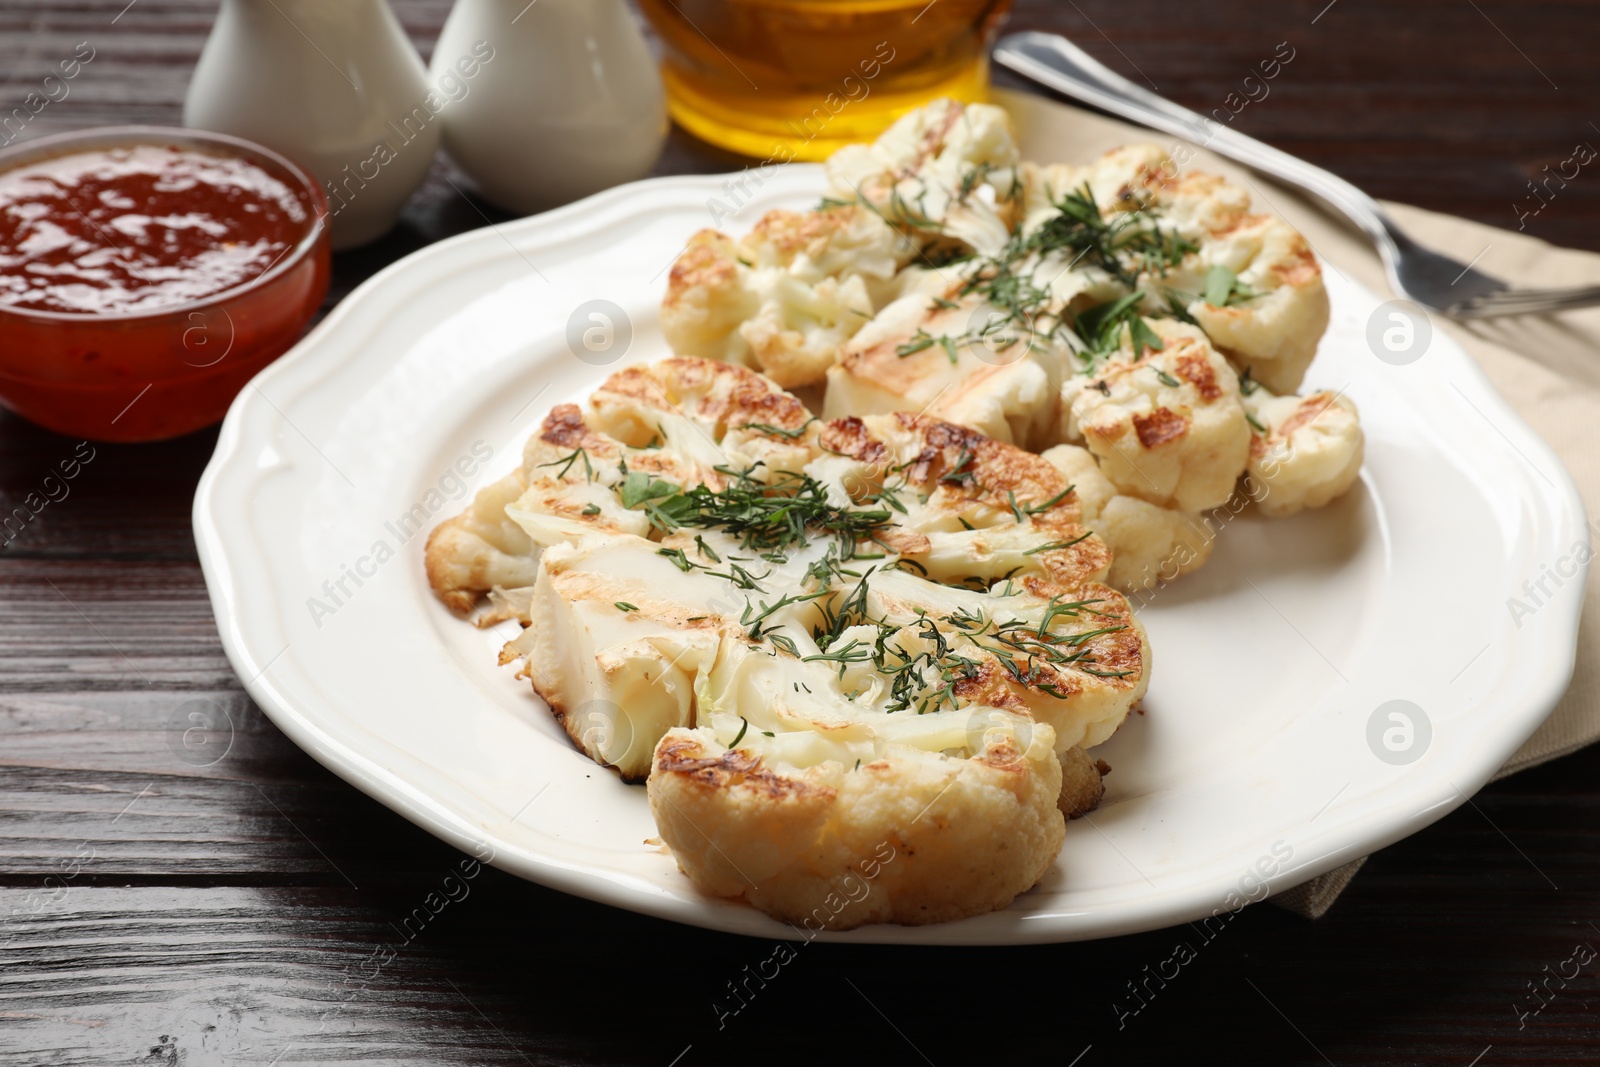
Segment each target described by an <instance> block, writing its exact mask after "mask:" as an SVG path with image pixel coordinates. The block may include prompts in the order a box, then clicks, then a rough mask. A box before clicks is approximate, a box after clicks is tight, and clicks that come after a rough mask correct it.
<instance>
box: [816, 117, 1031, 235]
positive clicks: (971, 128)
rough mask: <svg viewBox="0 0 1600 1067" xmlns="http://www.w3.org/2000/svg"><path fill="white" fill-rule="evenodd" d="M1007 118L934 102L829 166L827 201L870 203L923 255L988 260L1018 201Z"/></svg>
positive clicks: (1012, 137)
mask: <svg viewBox="0 0 1600 1067" xmlns="http://www.w3.org/2000/svg"><path fill="white" fill-rule="evenodd" d="M1018 166H1019V159H1018V156H1017V145H1016V135H1015V134H1014V132H1013V131H1012V128H1011V119H1010V117H1009V116H1008V115H1007V114H1006V113H1005V112H1004V111H1003V110H1001V109H1000V108H998V107H993V106H991V105H988V104H968V105H963V104H960V103H958V102H956V101H954V100H936V101H934V102H933V103H931V104H928V105H927V106H925V107H922V108H918V109H917V110H915V111H912V112H910V113H908V114H906V115H905V116H903V117H901V118H900V119H899V120H898V121H897V122H895V124H894V125H893V126H891V127H890V128H889V129H888V130H886V131H885V132H884V133H883V135H882V136H880V137H879V138H878V140H877V141H876V142H874V143H873V144H870V145H849V146H847V147H845V148H841V149H840V150H839V151H838V152H835V153H834V155H833V157H832V158H831V159H829V160H828V163H827V169H828V182H829V185H830V187H831V192H830V195H832V196H835V197H838V198H840V199H844V200H855V199H859V200H861V201H864V202H865V203H867V204H870V205H871V206H872V207H873V208H874V209H876V210H877V211H878V212H880V213H881V214H882V215H883V216H884V217H885V218H887V219H888V220H889V221H891V222H893V223H895V224H896V225H897V226H899V227H901V228H902V229H903V230H904V231H905V232H906V233H907V234H909V235H910V236H911V237H912V238H913V239H914V240H916V241H917V242H918V243H920V244H923V245H925V246H927V247H929V248H944V249H949V250H962V251H974V252H978V253H981V254H984V255H993V254H995V253H997V252H999V251H1000V249H1001V248H1002V247H1004V246H1005V244H1006V242H1007V241H1008V240H1009V239H1010V236H1011V227H1012V226H1013V225H1014V224H1015V221H1016V215H1017V213H1018V211H1019V210H1020V206H1021V202H1022V180H1021V172H1020V170H1019V169H1018Z"/></svg>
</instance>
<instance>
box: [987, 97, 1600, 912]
mask: <svg viewBox="0 0 1600 1067" xmlns="http://www.w3.org/2000/svg"><path fill="white" fill-rule="evenodd" d="M996 96H997V102H998V103H1000V104H1001V105H1002V106H1004V107H1005V108H1006V109H1007V110H1008V111H1010V112H1011V115H1012V117H1013V118H1014V119H1015V120H1016V123H1017V128H1018V131H1019V133H1020V134H1021V138H1022V155H1023V158H1025V159H1033V160H1038V161H1040V162H1084V161H1086V160H1088V159H1091V158H1093V157H1094V156H1096V155H1099V154H1100V153H1101V152H1104V151H1106V150H1108V149H1111V148H1114V147H1116V146H1117V145H1121V144H1127V143H1129V142H1131V141H1155V142H1156V143H1158V144H1161V145H1163V146H1166V147H1167V148H1168V149H1169V150H1170V149H1171V147H1172V146H1173V145H1174V144H1175V143H1179V142H1178V140H1177V139H1175V138H1173V137H1171V136H1169V135H1167V134H1162V133H1157V132H1154V131H1152V130H1147V129H1143V128H1141V127H1138V126H1132V125H1129V124H1127V123H1124V122H1119V121H1117V120H1115V119H1108V118H1103V117H1101V116H1099V115H1094V114H1091V113H1089V112H1086V111H1081V110H1079V109H1077V108H1073V107H1068V106H1066V105H1063V104H1058V103H1055V102H1053V101H1050V100H1045V99H1043V98H1041V97H1037V96H1031V95H1027V94H1024V93H1014V92H1006V91H1000V92H998V93H997V94H996ZM1188 165H1189V166H1193V167H1197V168H1200V169H1203V170H1213V171H1217V172H1220V173H1223V174H1226V175H1228V176H1230V177H1231V178H1233V179H1234V180H1236V181H1238V182H1240V183H1241V184H1243V185H1244V187H1245V188H1247V189H1250V190H1251V191H1252V192H1253V193H1254V195H1255V199H1256V207H1257V208H1258V209H1266V210H1271V211H1276V212H1277V213H1279V214H1281V215H1282V216H1283V217H1284V218H1286V219H1288V220H1289V222H1290V223H1291V224H1293V225H1294V226H1296V227H1297V228H1298V229H1299V230H1300V232H1301V233H1303V234H1305V236H1306V239H1307V240H1308V241H1309V242H1310V243H1311V246H1312V247H1313V248H1314V249H1315V250H1316V252H1317V254H1318V255H1319V256H1321V257H1322V259H1323V261H1324V262H1325V263H1327V264H1328V265H1329V266H1330V267H1332V268H1333V269H1335V270H1338V271H1339V272H1341V273H1343V274H1345V275H1348V276H1349V277H1350V278H1352V279H1354V280H1355V281H1357V282H1359V283H1361V284H1362V285H1364V286H1366V287H1367V288H1368V289H1370V290H1372V291H1373V292H1376V293H1388V294H1390V295H1394V294H1393V290H1391V289H1390V287H1389V283H1388V280H1387V279H1386V278H1385V277H1384V273H1383V266H1382V264H1381V262H1380V261H1379V259H1378V254H1377V252H1376V251H1375V250H1374V249H1373V247H1372V245H1371V244H1370V243H1369V242H1368V241H1367V239H1366V238H1365V237H1364V236H1362V235H1361V234H1360V233H1359V232H1357V231H1356V230H1354V229H1353V228H1351V227H1349V226H1348V225H1346V224H1345V223H1344V222H1343V221H1342V220H1341V219H1338V218H1336V217H1334V216H1332V215H1330V214H1327V213H1325V212H1324V211H1323V210H1322V209H1321V208H1320V207H1317V206H1315V203H1316V202H1315V201H1314V200H1312V199H1311V198H1309V197H1307V196H1305V195H1304V194H1301V193H1298V192H1295V191H1292V190H1290V189H1289V188H1287V187H1285V186H1282V185H1278V184H1276V183H1274V182H1272V181H1269V180H1267V179H1265V178H1261V177H1259V176H1257V175H1254V174H1251V173H1250V172H1248V171H1245V170H1243V169H1242V168H1240V167H1238V166H1236V165H1234V164H1232V163H1229V162H1228V161H1226V160H1223V159H1221V158H1219V157H1217V156H1214V155H1212V154H1210V153H1209V152H1205V151H1204V150H1202V151H1200V153H1199V154H1198V155H1197V156H1196V157H1195V158H1194V159H1193V161H1192V162H1191V163H1189V164H1188ZM1509 195H1510V194H1508V196H1509ZM1384 207H1385V209H1386V210H1388V211H1389V213H1390V215H1391V217H1392V218H1393V219H1394V221H1395V223H1396V224H1397V225H1398V226H1399V227H1400V228H1401V229H1402V230H1404V231H1405V232H1406V233H1407V234H1409V235H1410V236H1412V237H1413V238H1415V239H1416V240H1417V241H1418V242H1419V243H1421V244H1423V245H1426V246H1427V247H1429V248H1433V249H1437V250H1438V251H1440V252H1443V253H1445V254H1446V255H1449V256H1452V257H1454V258H1456V259H1459V260H1460V261H1461V262H1463V263H1468V262H1471V263H1475V264H1476V266H1477V267H1478V268H1479V269H1480V270H1482V271H1483V272H1484V273H1486V274H1489V275H1492V276H1494V277H1497V278H1503V279H1505V280H1507V281H1508V282H1511V283H1512V284H1514V285H1517V286H1564V285H1596V284H1600V255H1594V254H1592V253H1588V252H1577V251H1573V250H1571V249H1564V248H1557V247H1555V246H1553V245H1549V244H1546V243H1545V242H1543V241H1539V240H1535V239H1533V238H1531V237H1527V236H1524V235H1522V234H1519V233H1516V232H1515V231H1512V230H1502V229H1496V228H1494V227H1491V226H1484V225H1482V224H1480V223H1476V222H1469V221H1467V220H1466V219H1461V218H1456V217H1454V216H1450V215H1440V214H1436V213H1434V212H1431V211H1424V210H1422V209H1421V208H1415V207H1409V206H1407V205H1405V204H1385V205H1384ZM1547 210H1548V211H1549V212H1550V214H1551V216H1552V217H1555V216H1559V214H1560V212H1561V202H1560V200H1559V199H1557V200H1554V201H1552V202H1551V204H1550V205H1549V207H1548V208H1547ZM1506 220H1507V224H1508V225H1509V224H1510V223H1511V222H1513V221H1515V216H1514V214H1513V212H1512V206H1511V201H1510V200H1509V199H1508V200H1507V202H1506ZM1433 326H1434V328H1435V329H1441V328H1442V329H1444V330H1445V331H1446V332H1447V333H1449V334H1450V335H1451V336H1452V337H1454V338H1455V339H1456V340H1457V341H1459V342H1461V344H1462V346H1463V347H1464V348H1466V350H1467V351H1468V352H1469V353H1471V354H1472V356H1473V358H1474V359H1476V360H1477V361H1478V365H1479V366H1480V367H1482V368H1483V370H1484V372H1485V373H1486V374H1487V375H1488V376H1489V379H1490V380H1491V381H1492V382H1494V385H1495V387H1496V388H1497V389H1499V391H1500V394H1501V395H1502V396H1504V397H1505V398H1506V400H1508V401H1509V402H1510V404H1511V406H1512V407H1513V408H1515V409H1516V410H1517V411H1518V412H1519V413H1520V414H1521V415H1522V417H1523V418H1524V419H1526V420H1527V422H1528V424H1529V425H1530V426H1532V427H1533V428H1534V429H1535V430H1536V431H1538V432H1539V433H1540V434H1541V435H1542V436H1543V437H1544V439H1545V440H1546V441H1547V442H1549V444H1550V446H1551V447H1552V448H1553V449H1555V451H1556V453H1557V454H1558V455H1559V456H1560V457H1561V460H1562V462H1564V463H1565V464H1566V465H1567V470H1569V471H1570V472H1571V473H1572V477H1573V480H1574V481H1576V482H1577V485H1578V490H1579V492H1581V493H1582V494H1583V499H1584V505H1585V508H1586V509H1587V511H1588V513H1589V515H1590V516H1600V448H1596V447H1595V445H1596V443H1597V436H1600V308H1590V309H1587V310H1584V311H1576V312H1567V313H1565V314H1561V315H1552V316H1542V317H1523V318H1513V319H1491V320H1488V321H1484V322H1477V323H1471V324H1465V325H1464V324H1459V323H1455V322H1451V321H1448V320H1446V319H1445V318H1444V317H1443V316H1434V317H1433ZM1597 589H1600V566H1594V567H1591V568H1590V570H1589V586H1588V590H1587V595H1586V597H1585V600H1584V607H1583V620H1582V623H1581V627H1580V632H1579V635H1578V657H1577V666H1576V670H1575V672H1574V673H1573V676H1572V685H1571V687H1570V688H1569V689H1568V690H1567V693H1566V695H1565V696H1564V697H1563V698H1562V700H1561V702H1560V703H1559V704H1558V705H1556V708H1555V710H1554V711H1552V712H1551V713H1550V717H1549V718H1548V719H1547V720H1545V722H1544V725H1542V726H1540V727H1539V729H1538V731H1537V732H1536V733H1534V735H1533V736H1532V737H1530V738H1529V739H1528V742H1527V744H1525V745H1523V746H1522V748H1520V749H1518V750H1517V752H1516V754H1515V755H1513V756H1512V757H1511V759H1510V761H1508V762H1507V763H1506V765H1505V766H1504V767H1502V768H1501V769H1500V772H1499V774H1498V775H1497V776H1496V777H1504V776H1506V775H1508V774H1515V773H1516V772H1518V771H1521V770H1525V769H1527V768H1529V767H1533V766H1535V765H1537V764H1540V763H1543V762H1545V761H1546V760H1551V759H1555V758H1556V757H1557V756H1564V755H1566V754H1567V753H1569V752H1574V751H1576V750H1577V749H1580V748H1582V747H1584V746H1585V745H1588V744H1589V743H1591V742H1593V741H1595V740H1596V739H1600V595H1597V593H1596V590H1597ZM1364 862H1365V861H1364V860H1357V861H1356V862H1354V863H1350V864H1346V865H1345V866H1343V867H1340V868H1338V869H1337V870H1334V871H1330V872H1328V873H1327V874H1324V875H1321V876H1320V877H1317V878H1313V879H1312V880H1311V881H1309V882H1306V883H1304V884H1303V885H1298V886H1295V887H1293V888H1291V889H1287V890H1284V891H1283V892H1281V893H1279V894H1277V895H1276V896H1274V897H1273V898H1272V900H1273V901H1274V902H1275V903H1277V904H1279V905H1280V906H1282V907H1285V908H1288V909H1289V910H1291V911H1295V912H1298V913H1300V914H1302V915H1305V916H1308V917H1310V918H1317V917H1319V916H1321V915H1322V914H1323V913H1324V912H1326V911H1327V910H1328V908H1330V907H1331V906H1332V905H1333V902H1334V900H1335V899H1336V898H1337V897H1338V895H1339V894H1340V893H1341V892H1343V890H1344V888H1345V886H1347V885H1349V884H1350V881H1351V879H1352V878H1354V877H1355V875H1356V872H1357V871H1358V870H1360V868H1361V864H1362V863H1364Z"/></svg>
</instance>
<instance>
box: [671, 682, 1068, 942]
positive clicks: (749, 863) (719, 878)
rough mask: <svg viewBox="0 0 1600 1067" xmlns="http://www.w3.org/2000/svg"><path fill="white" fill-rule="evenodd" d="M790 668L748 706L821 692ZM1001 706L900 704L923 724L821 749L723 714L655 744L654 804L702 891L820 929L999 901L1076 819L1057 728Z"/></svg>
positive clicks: (754, 688) (1028, 882) (788, 709)
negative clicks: (810, 756)
mask: <svg viewBox="0 0 1600 1067" xmlns="http://www.w3.org/2000/svg"><path fill="white" fill-rule="evenodd" d="M757 659H765V657H757ZM768 662H770V661H768ZM769 670H770V669H769ZM771 673H777V672H776V671H771ZM781 682H782V679H778V680H777V681H776V683H775V684H772V685H770V686H768V687H765V688H763V687H762V686H761V684H760V681H759V680H750V681H747V682H746V683H745V684H746V686H748V687H749V689H750V690H751V691H750V692H749V693H748V694H747V695H748V697H749V698H750V699H751V701H752V705H751V706H753V707H758V708H761V709H763V710H765V709H768V708H774V707H775V708H777V709H780V710H781V712H782V713H783V714H784V715H785V716H786V717H793V716H798V715H800V714H806V713H805V712H797V711H795V710H794V708H793V707H792V706H791V705H790V704H789V701H790V700H791V699H792V698H794V697H795V696H797V695H798V696H799V697H801V698H803V702H802V706H806V705H812V704H820V703H821V702H820V701H816V700H814V698H812V697H811V696H810V695H808V694H805V693H803V692H801V693H799V694H796V693H795V692H794V691H793V690H792V689H790V690H789V691H788V692H785V689H786V688H787V687H785V686H784V685H782V684H781ZM769 699H770V701H771V702H772V703H770V704H769V703H768V700H769ZM833 699H837V698H833ZM840 710H843V711H845V712H854V708H853V705H851V704H849V703H848V702H845V703H844V706H843V709H826V710H819V711H817V712H813V713H811V714H816V715H817V716H818V718H819V719H823V720H824V721H826V718H827V716H828V712H829V711H833V712H835V713H837V712H838V711H840ZM855 716H856V717H857V718H859V712H855ZM710 717H711V718H713V719H718V720H720V719H723V718H727V717H728V716H724V715H719V714H718V713H716V712H712V713H711V715H710ZM994 719H995V722H994V723H993V725H991V726H990V727H989V728H988V729H987V730H985V731H983V732H982V733H981V734H980V735H979V736H976V737H974V736H973V734H974V731H973V730H972V729H971V728H970V725H969V723H968V719H967V716H966V715H964V714H962V713H960V712H950V711H946V712H935V713H932V714H930V715H925V716H921V717H920V719H911V718H906V717H902V719H901V721H902V722H907V723H913V724H914V725H915V726H916V730H915V731H914V732H907V735H906V736H904V737H901V736H899V735H897V734H896V732H894V731H893V730H892V729H891V730H887V731H883V732H880V731H879V730H877V729H875V728H872V727H869V726H868V725H867V724H865V723H859V722H856V723H852V724H851V725H850V727H849V729H850V730H851V731H852V733H853V734H854V738H853V739H851V740H843V739H841V740H840V741H838V742H829V743H830V744H831V745H833V747H835V748H837V749H839V750H840V751H838V752H837V754H832V753H830V754H829V756H830V757H831V758H822V759H819V760H818V761H817V762H814V763H795V762H793V761H792V760H791V759H789V758H786V757H787V752H786V750H785V749H784V748H783V747H782V746H781V745H778V744H775V743H774V741H773V740H768V739H767V738H766V737H765V735H764V734H762V733H759V732H757V723H754V722H752V723H751V724H750V725H749V728H748V729H745V726H744V724H743V723H742V722H741V721H740V720H739V719H737V718H733V719H732V725H733V726H734V728H735V730H744V731H745V734H746V740H744V741H740V742H738V743H737V747H734V748H729V747H727V746H728V744H729V742H732V741H734V736H733V734H731V733H729V732H728V726H727V725H726V724H725V725H722V726H721V727H720V728H719V727H703V728H701V729H697V730H673V731H672V732H670V733H669V734H667V736H666V737H665V738H663V739H662V741H661V745H660V747H659V748H658V749H657V753H656V765H655V771H654V773H652V774H651V776H650V783H649V791H650V809H651V812H652V813H653V814H654V816H655V819H656V825H657V826H658V827H659V828H660V831H661V836H662V839H663V840H665V841H666V842H667V843H668V844H669V845H670V846H671V848H672V851H673V855H674V856H675V857H676V858H677V860H678V864H679V866H680V867H681V868H682V869H683V871H684V872H685V873H686V874H687V875H688V876H689V878H690V880H691V881H693V882H694V884H695V885H696V886H697V887H698V888H699V889H701V890H702V891H703V892H706V893H709V894H712V895H714V896H719V897H730V898H743V899H744V900H746V901H748V902H749V903H750V904H752V905H754V906H755V907H757V908H760V909H761V910H762V911H764V912H766V913H767V914H769V915H772V916H773V917H775V918H778V919H781V920H784V921H787V922H791V923H798V924H802V925H804V926H805V927H806V928H807V929H808V930H813V931H815V930H820V929H823V928H831V929H836V930H845V929H851V928H853V927H856V926H860V925H863V924H865V923H874V922H894V923H904V924H921V923H934V922H945V921H948V920H952V919H960V918H965V917H967V916H970V915H978V914H982V913H984V912H989V911H995V910H997V909H1000V908H1004V907H1005V906H1007V905H1008V904H1010V903H1011V901H1012V899H1014V898H1015V897H1016V896H1017V894H1018V893H1021V892H1024V891H1026V890H1027V889H1029V888H1031V887H1032V886H1033V885H1035V884H1036V883H1037V882H1038V881H1039V880H1040V879H1041V878H1042V877H1044V874H1045V872H1046V871H1047V870H1049V868H1050V866H1051V864H1053V863H1054V862H1055V857H1056V854H1057V853H1058V852H1059V851H1060V849H1061V842H1062V840H1063V838H1064V837H1065V826H1064V824H1063V821H1062V817H1061V812H1060V811H1058V810H1057V798H1058V797H1059V796H1060V795H1061V780H1062V776H1061V764H1060V763H1059V762H1057V760H1056V757H1055V754H1054V752H1053V751H1052V741H1051V738H1050V731H1049V727H1047V726H1041V725H1037V724H1030V723H1028V722H1027V721H1026V720H1023V719H1019V718H1017V717H1015V716H1006V715H1003V714H1001V713H995V715H994ZM762 721H765V720H762ZM773 725H779V723H777V722H774V723H773ZM773 732H774V733H777V731H773ZM752 733H753V734H755V736H754V737H753V738H752V737H751V736H750V735H751V734H752ZM719 734H720V735H721V736H720V738H719V736H718V735H719ZM786 736H787V735H785V734H777V738H776V739H775V740H780V741H781V740H782V739H783V738H785V737H786ZM816 736H818V735H817V734H814V733H813V734H809V735H808V737H816ZM857 750H861V751H865V752H866V753H867V754H866V755H865V756H864V757H863V756H852V755H851V753H852V752H854V751H857ZM1098 784H1099V781H1098V776H1096V777H1095V781H1094V786H1095V787H1098ZM1093 796H1094V798H1095V799H1098V793H1094V794H1093ZM997 844H998V845H999V847H997Z"/></svg>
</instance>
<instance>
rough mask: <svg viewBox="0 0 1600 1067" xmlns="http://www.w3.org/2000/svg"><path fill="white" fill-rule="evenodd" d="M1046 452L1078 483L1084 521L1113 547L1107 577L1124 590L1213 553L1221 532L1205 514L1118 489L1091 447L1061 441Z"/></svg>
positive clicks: (1183, 570)
mask: <svg viewBox="0 0 1600 1067" xmlns="http://www.w3.org/2000/svg"><path fill="white" fill-rule="evenodd" d="M1041 458H1043V459H1045V460H1047V461H1048V462H1049V463H1050V464H1051V465H1052V466H1054V467H1055V468H1056V469H1057V470H1059V471H1060V472H1061V473H1062V474H1063V475H1064V476H1065V477H1066V479H1067V481H1069V482H1071V483H1072V484H1073V487H1074V493H1075V495H1076V496H1077V498H1078V502H1079V505H1080V507H1081V508H1082V510H1083V524H1084V525H1085V526H1087V527H1089V528H1090V529H1091V530H1093V531H1094V532H1095V533H1096V534H1098V535H1099V536H1100V539H1101V540H1102V541H1104V542H1105V543H1106V545H1107V546H1108V547H1109V548H1110V549H1111V552H1112V562H1111V572H1110V574H1109V576H1108V577H1107V578H1106V581H1108V582H1109V583H1110V584H1111V585H1112V586H1113V587H1114V588H1116V589H1118V590H1121V591H1122V592H1124V593H1132V592H1139V591H1141V590H1145V589H1151V588H1154V587H1155V586H1157V585H1159V584H1161V583H1162V582H1170V581H1172V580H1173V579H1174V578H1176V577H1178V576H1179V575H1182V574H1188V573H1189V572H1190V571H1193V570H1198V569H1199V568H1200V567H1202V566H1204V565H1205V562H1206V560H1208V559H1210V558H1211V549H1212V547H1213V545H1214V544H1215V542H1216V534H1215V532H1214V531H1213V530H1212V528H1211V521H1210V519H1208V518H1206V517H1205V516H1204V515H1200V514H1193V513H1190V512H1184V511H1175V510H1173V509H1172V508H1162V507H1157V506H1156V505H1154V504H1151V503H1149V502H1148V501H1144V500H1140V499H1138V498H1137V497H1131V496H1124V495H1122V494H1121V493H1118V492H1117V487H1116V486H1114V485H1112V484H1111V480H1110V479H1109V478H1107V477H1106V476H1105V475H1104V474H1102V473H1101V472H1100V464H1099V463H1098V462H1097V461H1096V460H1095V458H1094V456H1093V454H1091V453H1090V452H1089V450H1088V449H1086V448H1081V447H1079V446H1077V445H1057V446H1056V447H1054V448H1052V449H1049V450H1048V451H1046V452H1044V453H1042V456H1041Z"/></svg>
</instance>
